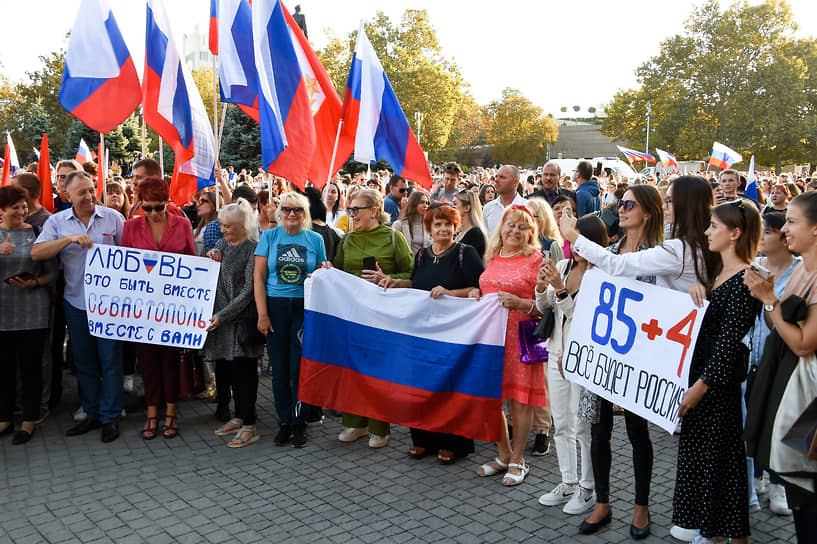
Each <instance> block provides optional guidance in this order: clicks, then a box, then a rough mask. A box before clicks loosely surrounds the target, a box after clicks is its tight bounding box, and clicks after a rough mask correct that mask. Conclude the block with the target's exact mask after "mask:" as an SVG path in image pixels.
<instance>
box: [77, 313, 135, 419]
mask: <svg viewBox="0 0 817 544" xmlns="http://www.w3.org/2000/svg"><path fill="white" fill-rule="evenodd" d="M63 307H64V308H65V321H66V324H67V325H68V335H69V336H70V338H71V353H72V354H73V356H74V366H76V367H77V382H78V384H79V398H80V400H81V401H82V409H83V410H85V413H86V414H88V420H89V421H90V420H99V421H101V422H102V423H112V422H115V421H119V418H120V417H121V416H122V406H123V405H124V402H125V394H124V391H123V390H122V342H120V341H119V340H108V339H107V338H97V337H96V336H92V335H91V333H90V332H88V316H87V314H86V313H85V310H80V309H79V308H75V307H74V306H72V305H71V304H70V303H68V301H66V300H63Z"/></svg>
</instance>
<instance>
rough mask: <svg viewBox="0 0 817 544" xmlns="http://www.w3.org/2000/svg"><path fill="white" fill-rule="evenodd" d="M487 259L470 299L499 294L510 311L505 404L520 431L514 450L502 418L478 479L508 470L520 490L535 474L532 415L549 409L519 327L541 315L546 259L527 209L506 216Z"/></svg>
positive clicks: (540, 373) (507, 480)
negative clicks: (528, 448) (539, 280)
mask: <svg viewBox="0 0 817 544" xmlns="http://www.w3.org/2000/svg"><path fill="white" fill-rule="evenodd" d="M486 258H487V259H488V265H487V267H486V268H485V272H483V274H482V276H481V277H480V279H479V289H473V290H472V292H471V293H469V296H472V297H475V298H478V297H479V296H481V295H485V294H488V293H497V295H498V300H499V303H500V304H501V305H502V306H504V307H505V308H508V310H509V313H508V325H507V329H506V333H505V364H504V368H503V375H502V400H503V401H505V400H508V401H510V404H511V413H512V415H513V420H514V427H515V428H516V429H517V431H516V432H515V433H514V440H513V444H511V441H510V438H509V434H508V424H507V420H506V418H505V413H504V412H503V413H502V422H503V424H502V428H501V432H502V440H501V441H500V442H499V443H498V444H497V446H498V448H499V454H498V455H497V457H496V459H494V460H493V461H489V462H488V463H485V464H484V465H482V466H481V467H479V470H478V471H477V474H478V475H479V476H491V475H493V474H496V473H498V472H500V471H501V470H505V469H507V471H506V472H505V476H504V478H503V479H502V484H503V485H519V484H521V483H522V482H523V481H524V480H525V476H527V475H528V472H530V466H528V465H527V464H526V463H525V459H524V457H523V456H522V452H523V451H524V449H525V443H526V442H527V440H528V435H529V434H530V429H531V425H532V424H533V409H534V407H536V406H546V405H547V392H546V388H545V369H544V366H543V365H541V364H525V363H523V362H522V361H521V357H520V353H519V323H520V322H521V321H522V320H524V319H529V318H530V317H531V316H536V315H539V313H538V312H537V310H536V301H535V295H534V288H535V287H536V276H537V274H538V272H539V264H540V263H541V262H542V254H541V253H540V252H539V232H538V230H537V228H536V222H535V221H534V219H533V214H532V213H531V211H530V210H529V209H528V208H526V207H525V206H521V205H516V206H511V207H510V208H508V209H507V210H506V211H505V213H504V215H503V216H502V222H501V223H500V225H499V228H497V229H496V231H495V232H494V234H493V236H492V237H491V241H490V243H489V244H488V250H487V251H486Z"/></svg>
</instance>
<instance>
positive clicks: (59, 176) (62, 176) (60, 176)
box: [55, 174, 68, 179]
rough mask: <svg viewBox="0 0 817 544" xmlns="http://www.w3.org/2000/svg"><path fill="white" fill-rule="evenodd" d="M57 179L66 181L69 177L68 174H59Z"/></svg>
mask: <svg viewBox="0 0 817 544" xmlns="http://www.w3.org/2000/svg"><path fill="white" fill-rule="evenodd" d="M55 177H56V178H57V179H65V178H67V177H68V174H57V175H56V176H55Z"/></svg>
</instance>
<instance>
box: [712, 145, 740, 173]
mask: <svg viewBox="0 0 817 544" xmlns="http://www.w3.org/2000/svg"><path fill="white" fill-rule="evenodd" d="M742 160H743V157H741V156H740V153H738V152H737V151H735V150H734V149H730V148H728V147H726V146H725V145H723V144H722V143H720V142H715V143H713V144H712V153H710V154H709V164H711V165H712V166H715V167H717V168H722V169H725V168H729V167H730V166H732V165H733V164H735V163H736V162H740V161H742Z"/></svg>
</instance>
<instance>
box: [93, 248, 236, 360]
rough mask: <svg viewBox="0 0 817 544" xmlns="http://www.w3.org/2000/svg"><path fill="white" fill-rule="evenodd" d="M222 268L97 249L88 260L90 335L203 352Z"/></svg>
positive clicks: (176, 257)
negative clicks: (219, 273)
mask: <svg viewBox="0 0 817 544" xmlns="http://www.w3.org/2000/svg"><path fill="white" fill-rule="evenodd" d="M219 266H220V265H219V263H217V262H216V261H213V260H212V259H205V258H204V257H192V256H190V255H178V254H176V253H164V252H161V251H156V252H153V251H146V250H142V249H133V248H128V247H117V246H110V245H104V244H95V245H94V247H92V248H91V249H89V250H88V253H87V256H86V258H85V278H84V283H85V310H86V312H87V313H88V330H89V331H90V332H91V334H92V335H94V336H98V337H100V338H110V339H114V340H126V341H128V342H140V343H143V344H158V345H162V346H173V347H177V348H191V349H201V348H202V346H204V341H205V340H206V339H207V331H206V330H205V329H206V328H207V326H208V325H209V322H210V318H211V317H212V315H213V302H214V300H215V295H216V284H217V282H218V271H219Z"/></svg>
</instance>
